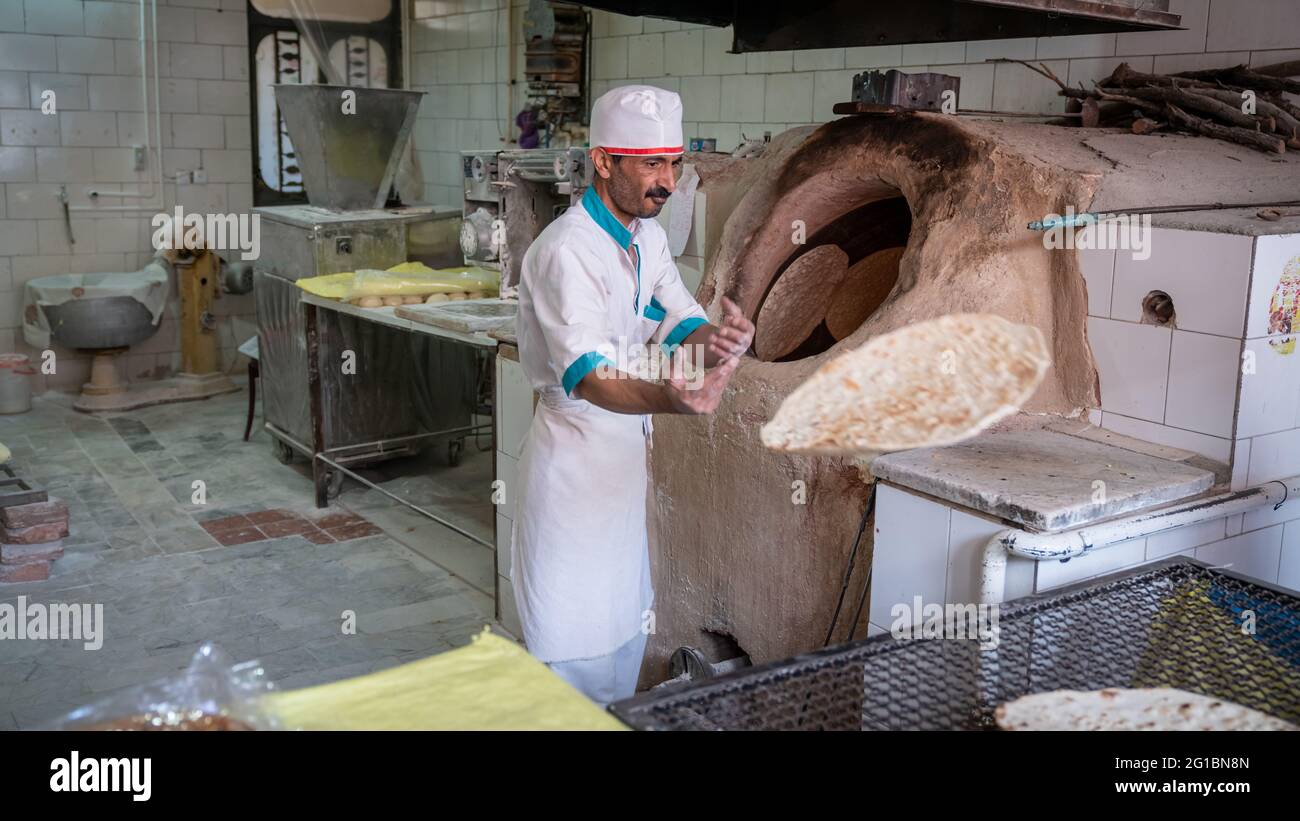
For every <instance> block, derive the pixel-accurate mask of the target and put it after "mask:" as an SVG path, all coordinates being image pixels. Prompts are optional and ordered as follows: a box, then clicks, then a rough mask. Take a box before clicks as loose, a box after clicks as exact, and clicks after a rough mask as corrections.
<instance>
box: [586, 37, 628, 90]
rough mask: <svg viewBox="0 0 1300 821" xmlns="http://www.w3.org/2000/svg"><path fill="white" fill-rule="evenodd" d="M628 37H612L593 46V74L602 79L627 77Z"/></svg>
mask: <svg viewBox="0 0 1300 821" xmlns="http://www.w3.org/2000/svg"><path fill="white" fill-rule="evenodd" d="M628 39H629V38H627V37H610V38H607V39H605V40H602V41H601V42H600V43H599V44H597V45H595V46H593V49H594V51H593V52H592V66H591V71H592V76H593V77H596V78H598V79H602V80H606V79H608V80H620V79H623V78H624V77H627V76H628V75H627V60H628Z"/></svg>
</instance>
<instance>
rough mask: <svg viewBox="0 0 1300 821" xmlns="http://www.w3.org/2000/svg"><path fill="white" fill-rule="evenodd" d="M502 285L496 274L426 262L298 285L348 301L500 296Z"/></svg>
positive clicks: (328, 297)
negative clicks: (432, 265) (478, 294)
mask: <svg viewBox="0 0 1300 821" xmlns="http://www.w3.org/2000/svg"><path fill="white" fill-rule="evenodd" d="M499 281H500V275H499V274H498V273H497V272H496V271H491V270H488V269H487V268H480V267H478V266H468V267H460V268H430V267H429V266H427V265H425V264H424V263H422V262H403V263H400V264H398V265H394V266H393V267H392V268H389V269H388V270H387V271H376V270H361V271H347V272H345V273H341V274H326V275H324V276H319V277H309V278H307V279H300V280H298V281H297V283H296V284H297V286H298V287H299V288H301V289H303V290H304V291H306V292H307V293H309V294H315V295H316V296H319V297H324V298H326V299H340V300H348V299H357V298H359V297H363V296H379V297H384V296H429V295H430V294H454V293H460V292H462V291H484V292H487V293H489V294H496V293H497V291H498V290H499V285H498V283H499Z"/></svg>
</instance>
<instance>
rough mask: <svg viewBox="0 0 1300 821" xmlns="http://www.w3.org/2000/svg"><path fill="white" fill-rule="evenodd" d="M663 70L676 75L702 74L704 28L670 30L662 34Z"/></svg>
mask: <svg viewBox="0 0 1300 821" xmlns="http://www.w3.org/2000/svg"><path fill="white" fill-rule="evenodd" d="M664 55H665V60H664V72H665V73H666V74H671V75H673V76H676V77H691V76H693V75H697V74H704V73H705V72H704V30H703V29H687V30H685V31H670V32H668V33H667V34H665V35H664Z"/></svg>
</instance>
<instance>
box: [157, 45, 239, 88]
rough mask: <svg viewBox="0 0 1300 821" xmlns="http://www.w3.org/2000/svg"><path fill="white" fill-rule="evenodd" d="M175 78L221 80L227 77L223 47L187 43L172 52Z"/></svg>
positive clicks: (172, 72)
mask: <svg viewBox="0 0 1300 821" xmlns="http://www.w3.org/2000/svg"><path fill="white" fill-rule="evenodd" d="M171 66H172V70H171V74H172V76H173V77H193V78H196V79H200V80H220V79H222V78H223V77H225V74H226V65H225V56H224V55H223V53H222V51H221V46H212V45H200V44H198V43H187V44H185V45H184V46H182V47H178V48H174V49H172V50H171Z"/></svg>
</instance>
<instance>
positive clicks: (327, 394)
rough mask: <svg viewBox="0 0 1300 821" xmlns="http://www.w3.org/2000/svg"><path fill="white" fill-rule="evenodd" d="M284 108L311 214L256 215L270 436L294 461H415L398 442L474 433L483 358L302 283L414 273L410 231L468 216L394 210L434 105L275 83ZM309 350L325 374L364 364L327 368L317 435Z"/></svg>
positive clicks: (405, 95)
mask: <svg viewBox="0 0 1300 821" xmlns="http://www.w3.org/2000/svg"><path fill="white" fill-rule="evenodd" d="M352 95H355V96H352ZM275 96H276V102H277V104H278V106H279V109H280V113H281V114H282V115H283V117H284V122H285V127H286V128H287V130H288V132H289V138H290V140H291V141H292V142H293V147H294V150H295V151H296V158H294V159H296V161H297V164H298V167H299V169H300V170H301V173H302V180H303V187H304V188H305V189H306V193H307V198H308V200H309V202H310V204H308V205H280V206H271V207H265V208H256V209H254V211H255V213H257V214H258V215H259V216H260V217H261V223H262V254H261V257H260V258H259V259H258V261H257V262H256V263H255V265H254V269H255V270H254V282H255V295H256V301H257V325H258V341H259V346H260V361H259V367H260V372H261V377H262V380H261V381H262V390H261V394H262V410H263V418H264V420H265V423H266V430H267V432H268V433H269V434H270V435H271V436H272V438H273V444H274V446H275V449H276V455H277V456H278V457H279V458H280V459H281V461H285V462H288V461H290V460H291V459H292V458H293V455H294V453H295V452H296V453H299V454H302V455H305V456H308V457H313V456H314V454H316V453H320V452H322V451H330V452H331V454H330V455H331V458H334V459H336V460H338V461H339V462H340V463H341V464H349V465H350V464H364V463H368V462H373V461H377V460H378V459H381V458H387V457H391V456H401V455H406V454H409V453H412V452H413V451H414V450H415V449H416V448H418V446H419V444H418V440H408V441H407V442H406V443H404V444H400V445H399V444H395V443H393V442H392V441H391V440H393V439H397V438H401V437H411V436H414V435H417V434H420V433H424V432H428V431H441V430H445V429H449V428H456V427H462V426H465V425H468V424H469V420H470V415H469V406H470V401H471V398H472V396H473V390H474V373H475V362H474V354H473V352H472V351H470V350H468V349H466V348H463V347H453V346H449V345H444V344H441V343H439V342H437V341H436V340H432V339H431V338H430V337H428V336H423V335H418V334H410V333H406V332H403V331H399V330H396V329H393V328H390V327H387V326H383V325H379V324H377V323H373V322H368V321H366V320H364V319H359V318H357V317H355V316H351V315H349V314H345V313H341V312H339V311H334V310H328V309H324V308H316V307H315V306H311V305H305V304H303V303H302V301H301V297H302V293H303V292H302V291H301V290H300V289H299V288H298V287H297V286H296V285H295V284H294V282H295V281H296V280H298V279H302V278H305V277H313V276H320V275H323V274H335V273H341V272H344V271H357V270H360V269H363V268H378V269H384V268H389V267H392V266H393V265H396V264H398V263H400V262H405V261H406V260H407V231H408V229H409V227H410V226H411V224H412V223H416V222H422V221H432V220H434V219H439V218H445V219H455V218H457V217H459V213H458V212H457V211H455V210H444V211H441V212H437V213H436V212H435V210H434V209H433V208H432V207H430V206H422V207H408V208H390V209H385V208H384V207H383V206H384V203H385V202H386V201H387V199H388V193H389V191H390V189H391V186H392V182H393V178H394V176H395V175H396V173H397V167H398V164H399V163H400V161H401V158H402V156H403V154H404V152H405V150H406V145H407V142H408V141H409V140H410V137H411V132H412V130H413V128H414V125H415V116H416V111H417V110H418V108H419V105H420V99H421V98H422V97H423V96H424V94H423V93H421V92H415V91H402V90H394V89H381V88H349V87H343V86H328V85H314V86H309V85H277V86H275ZM345 110H346V111H348V112H353V113H344V112H345ZM307 312H312V314H313V315H314V318H315V325H316V338H315V340H314V341H313V340H309V339H308V334H307V327H308V323H307ZM309 344H315V345H317V346H318V351H319V356H320V361H321V362H332V363H336V362H339V361H340V357H341V356H342V355H343V352H344V351H351V352H353V353H355V354H356V360H355V361H356V363H357V368H356V373H355V374H347V375H344V374H342V373H341V369H340V368H337V367H331V368H324V367H322V368H321V372H320V374H319V379H320V383H321V384H320V392H321V397H322V402H321V403H320V407H319V408H318V409H317V413H318V415H319V417H320V418H319V419H318V420H316V421H317V422H318V424H313V418H312V407H311V401H310V396H311V391H310V390H309V388H310V385H309V381H308V368H307V347H308V345H309ZM431 380H432V384H429V382H430V381H431ZM340 449H342V450H340ZM312 462H313V466H314V467H316V466H319V464H320V463H319V462H318V460H315V459H314V458H313V459H312ZM314 472H316V471H314ZM316 478H317V503H318V504H322V505H323V503H324V492H323V491H322V489H321V488H322V483H321V481H320V479H321V477H320V476H319V475H318V476H317V477H316ZM331 478H333V477H331ZM340 478H341V477H340ZM330 484H331V485H332V486H333V487H332V489H336V488H337V483H336V482H334V483H330Z"/></svg>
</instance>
